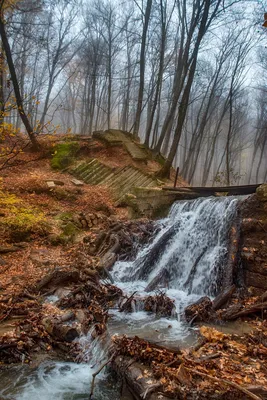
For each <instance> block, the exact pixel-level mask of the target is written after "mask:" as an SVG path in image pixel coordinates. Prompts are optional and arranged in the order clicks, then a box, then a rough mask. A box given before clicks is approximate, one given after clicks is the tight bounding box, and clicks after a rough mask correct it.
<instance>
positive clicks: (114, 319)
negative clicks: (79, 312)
mask: <svg viewBox="0 0 267 400" xmlns="http://www.w3.org/2000/svg"><path fill="white" fill-rule="evenodd" d="M237 203H238V199H237V198H234V197H221V198H204V199H201V198H200V199H197V200H193V201H182V202H177V203H175V204H174V205H173V207H172V208H171V210H170V213H169V215H168V217H167V218H165V219H163V220H160V221H158V222H157V224H158V229H157V230H156V231H157V232H158V233H157V234H156V235H155V237H154V238H152V240H151V241H150V243H149V244H148V245H147V246H146V247H144V248H141V249H140V251H139V253H138V254H137V256H136V259H135V260H134V261H133V262H117V263H116V264H115V266H114V268H113V271H111V274H112V276H113V278H114V281H115V284H116V285H117V286H119V287H120V288H121V289H122V290H123V292H124V293H125V295H128V296H129V295H132V294H133V293H134V292H135V293H137V296H138V295H139V298H142V296H147V295H149V294H151V293H152V294H153V293H155V292H157V290H158V289H163V290H164V292H166V294H167V296H169V297H170V298H171V299H173V300H174V302H175V306H176V313H175V315H174V316H172V317H159V316H157V315H155V314H154V313H147V312H146V311H144V308H143V303H142V301H141V302H140V304H139V303H138V301H137V302H136V303H135V307H134V309H133V312H131V313H126V312H120V310H119V309H118V308H114V309H111V310H110V311H109V314H110V318H109V320H108V334H107V338H108V339H107V341H104V342H103V340H102V339H101V340H99V339H95V340H93V338H92V336H91V332H89V333H88V335H86V336H82V337H81V338H79V339H77V342H78V344H79V348H80V353H79V357H77V361H78V362H80V364H78V363H73V362H57V361H51V360H49V361H45V362H43V363H41V364H40V365H39V366H38V367H37V368H36V369H30V368H29V367H27V366H20V367H18V369H17V368H15V369H13V370H8V371H7V372H6V373H4V374H2V382H1V383H0V397H1V398H3V399H5V400H11V399H16V400H23V399H27V400H31V399H36V398H39V399H42V400H52V399H54V398H57V399H59V400H64V399H75V398H77V399H78V398H79V399H87V398H88V393H89V392H90V385H91V381H92V375H93V373H94V372H95V371H96V370H97V368H98V367H99V363H100V364H102V363H103V361H104V360H105V358H106V357H107V348H108V346H109V337H110V336H111V335H113V334H120V335H121V334H127V335H129V336H134V335H138V336H140V337H142V338H144V339H148V340H152V341H156V342H159V343H160V344H165V345H168V346H174V347H176V346H181V345H183V344H186V345H188V344H190V343H192V342H194V341H195V339H196V337H195V334H194V330H193V328H191V327H189V326H188V325H187V324H186V323H185V321H183V319H182V318H181V315H182V312H183V309H184V308H185V307H186V306H187V305H188V304H189V303H192V302H194V301H196V300H198V299H199V298H200V297H201V296H203V295H209V296H214V295H216V294H217V292H218V291H219V289H220V282H221V278H222V276H223V275H224V273H225V272H226V268H227V263H228V259H229V256H228V245H229V233H230V230H231V227H232V224H233V220H234V218H235V217H236V215H237ZM94 396H95V397H94V398H96V399H100V400H108V399H110V398H113V399H114V400H116V399H119V398H120V395H119V390H118V387H116V386H115V387H114V386H113V383H112V384H110V383H109V381H108V377H107V375H106V373H105V371H104V370H103V371H102V372H101V374H100V375H99V376H98V377H97V385H96V389H95V394H94Z"/></svg>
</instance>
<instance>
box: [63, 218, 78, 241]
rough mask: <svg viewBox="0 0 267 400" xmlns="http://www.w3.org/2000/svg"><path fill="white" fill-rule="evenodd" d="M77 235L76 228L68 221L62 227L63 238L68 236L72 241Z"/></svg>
mask: <svg viewBox="0 0 267 400" xmlns="http://www.w3.org/2000/svg"><path fill="white" fill-rule="evenodd" d="M77 233H78V228H77V227H76V225H74V224H73V223H72V222H70V221H69V222H68V223H67V224H66V225H65V226H64V227H63V234H64V235H65V236H69V237H72V238H73V239H74V238H75V236H76V234H77Z"/></svg>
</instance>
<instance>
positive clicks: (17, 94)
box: [0, 15, 40, 151]
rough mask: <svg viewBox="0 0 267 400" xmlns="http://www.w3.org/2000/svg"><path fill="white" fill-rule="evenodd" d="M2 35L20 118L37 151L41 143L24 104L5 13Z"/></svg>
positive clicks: (1, 22) (1, 25) (0, 32)
mask: <svg viewBox="0 0 267 400" xmlns="http://www.w3.org/2000/svg"><path fill="white" fill-rule="evenodd" d="M0 35H1V39H2V45H3V48H4V51H5V54H6V58H7V64H8V68H9V72H10V76H11V80H12V83H13V88H14V92H15V97H16V103H17V107H18V112H19V115H20V118H21V120H22V122H23V124H24V126H25V129H26V131H27V133H28V136H29V138H30V141H31V143H32V147H33V150H35V151H37V150H40V145H39V143H38V141H37V139H36V135H35V133H34V132H33V128H32V126H31V123H30V121H29V119H28V116H27V114H26V113H25V111H24V104H23V100H22V97H21V93H20V88H19V84H18V79H17V74H16V70H15V66H14V62H13V58H12V54H11V49H10V45H9V42H8V38H7V35H6V30H5V24H4V21H3V15H2V16H1V17H0Z"/></svg>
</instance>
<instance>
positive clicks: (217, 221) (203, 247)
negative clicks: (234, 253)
mask: <svg viewBox="0 0 267 400" xmlns="http://www.w3.org/2000/svg"><path fill="white" fill-rule="evenodd" d="M237 202H238V199H237V198H231V197H226V198H225V197H224V198H205V199H197V200H193V201H186V202H178V203H175V204H174V205H173V207H172V209H171V211H170V213H169V217H168V218H167V219H165V220H163V221H160V222H159V224H160V225H161V231H160V232H159V233H158V235H157V236H156V237H155V239H154V240H153V242H152V243H151V244H150V245H149V246H148V247H146V248H145V249H143V250H141V252H140V253H139V254H138V256H137V258H136V260H135V261H134V262H132V263H117V265H115V267H114V270H113V276H114V278H115V279H116V280H117V281H118V282H125V283H126V284H127V283H131V282H133V281H137V282H138V281H145V282H146V286H149V284H150V283H151V282H152V281H153V280H154V279H155V278H156V277H157V276H158V275H159V274H162V272H163V271H164V272H165V276H166V278H167V280H168V288H169V289H177V290H180V291H183V292H185V294H187V295H190V294H191V293H192V294H196V295H211V296H212V295H215V294H216V293H217V291H218V281H219V279H218V278H219V274H220V273H222V270H223V268H224V267H226V262H227V254H228V240H229V231H230V228H231V225H232V221H233V219H234V217H235V216H236V209H237V207H236V205H237ZM126 286H127V285H126ZM137 286H138V283H137Z"/></svg>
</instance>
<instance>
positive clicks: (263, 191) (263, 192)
mask: <svg viewBox="0 0 267 400" xmlns="http://www.w3.org/2000/svg"><path fill="white" fill-rule="evenodd" d="M256 193H257V197H258V199H259V200H260V201H263V202H266V201H267V183H264V184H263V185H261V186H259V187H258V188H257V190H256Z"/></svg>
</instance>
